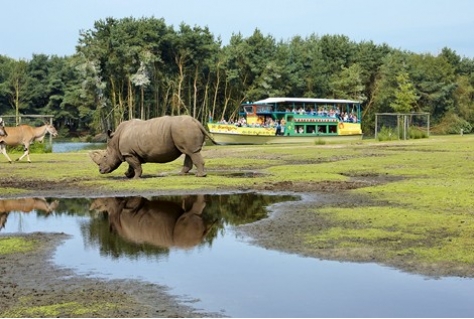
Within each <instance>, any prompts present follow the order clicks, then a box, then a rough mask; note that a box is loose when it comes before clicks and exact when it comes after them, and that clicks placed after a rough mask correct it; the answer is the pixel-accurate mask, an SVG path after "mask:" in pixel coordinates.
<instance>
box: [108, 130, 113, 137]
mask: <svg viewBox="0 0 474 319" xmlns="http://www.w3.org/2000/svg"><path fill="white" fill-rule="evenodd" d="M107 136H108V137H109V138H112V137H113V136H114V132H112V130H107Z"/></svg>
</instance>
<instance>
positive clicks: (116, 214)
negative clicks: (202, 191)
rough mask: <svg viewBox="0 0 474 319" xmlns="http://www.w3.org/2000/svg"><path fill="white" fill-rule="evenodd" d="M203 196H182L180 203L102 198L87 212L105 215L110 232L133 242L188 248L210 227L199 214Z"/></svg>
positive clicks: (141, 198) (140, 198) (197, 242)
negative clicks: (94, 211)
mask: <svg viewBox="0 0 474 319" xmlns="http://www.w3.org/2000/svg"><path fill="white" fill-rule="evenodd" d="M205 206H206V203H205V201H204V195H198V196H197V197H191V196H188V197H185V198H184V199H183V201H182V204H181V205H179V204H178V203H175V202H172V201H165V200H155V199H153V200H148V199H146V198H143V197H127V198H121V197H104V198H97V199H95V200H94V202H92V204H91V207H90V208H91V210H97V211H101V212H107V213H108V216H109V225H110V230H111V231H114V232H117V233H118V234H119V236H121V237H122V238H124V239H126V240H128V241H130V242H133V243H136V244H142V243H147V244H151V245H154V246H159V247H165V248H171V247H179V248H191V247H193V246H196V245H198V244H199V243H201V242H202V240H203V239H204V237H205V236H206V235H207V234H208V233H209V230H210V229H211V228H212V224H208V225H206V223H205V222H204V220H203V218H202V216H201V214H202V212H203V210H204V207H205Z"/></svg>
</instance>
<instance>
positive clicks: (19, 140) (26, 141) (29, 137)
mask: <svg viewBox="0 0 474 319" xmlns="http://www.w3.org/2000/svg"><path fill="white" fill-rule="evenodd" d="M4 130H5V131H6V133H8V134H5V135H4V136H1V135H0V152H2V154H3V155H5V157H6V158H7V159H8V161H9V162H10V163H11V162H12V160H11V158H10V157H9V156H8V154H7V151H6V145H10V146H17V145H23V147H24V151H25V152H24V153H23V155H22V156H20V157H19V158H17V159H16V160H17V161H20V160H22V159H23V158H24V157H25V156H26V159H27V160H28V162H29V163H31V160H30V150H29V147H30V144H32V143H33V142H35V141H38V142H43V139H44V136H45V135H46V133H49V134H51V135H52V136H53V137H56V136H57V135H58V131H56V129H55V128H54V126H52V125H51V124H45V125H43V126H39V127H31V126H29V125H26V124H22V125H19V126H15V127H5V128H4Z"/></svg>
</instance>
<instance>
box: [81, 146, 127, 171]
mask: <svg viewBox="0 0 474 319" xmlns="http://www.w3.org/2000/svg"><path fill="white" fill-rule="evenodd" d="M114 153H116V152H114V151H112V150H111V149H110V148H107V149H106V150H97V151H91V152H89V156H90V158H91V159H92V161H94V163H96V164H97V165H99V172H100V173H101V174H107V173H110V172H113V171H114V170H116V169H117V168H118V167H119V166H120V164H122V161H121V160H120V158H119V157H118V156H116V155H114Z"/></svg>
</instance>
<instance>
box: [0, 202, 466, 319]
mask: <svg viewBox="0 0 474 319" xmlns="http://www.w3.org/2000/svg"><path fill="white" fill-rule="evenodd" d="M295 200H299V198H297V197H293V196H281V195H274V196H270V195H262V194H254V193H241V194H223V195H202V196H198V195H194V196H160V197H152V198H142V197H120V198H47V199H46V201H45V200H41V199H28V198H22V199H17V200H3V201H2V203H0V204H2V206H1V207H10V208H9V211H10V212H9V213H8V214H5V213H3V214H4V216H6V223H5V227H4V229H2V230H1V231H0V234H5V233H30V232H36V231H42V232H64V233H67V234H70V235H72V236H71V239H69V240H67V241H66V242H65V243H64V244H62V245H61V246H60V247H58V249H57V251H56V254H55V256H54V262H55V263H56V264H57V265H58V266H60V267H68V268H72V269H75V270H76V271H77V272H78V273H80V274H84V275H87V276H94V277H99V278H105V279H125V278H126V279H140V280H144V281H147V282H152V283H157V284H160V285H166V286H168V287H170V293H171V294H174V295H178V296H181V300H182V302H184V303H187V302H190V301H191V300H192V301H195V300H198V301H196V302H193V303H192V304H190V305H191V306H193V307H195V308H197V309H201V310H202V311H206V312H219V313H221V314H222V315H223V316H231V317H473V316H474V303H473V302H472V298H473V297H472V296H473V293H474V281H473V280H472V279H466V278H454V277H448V278H439V279H433V278H426V277H423V276H419V275H414V274H408V273H404V272H401V271H399V270H396V269H391V268H388V267H383V266H380V265H377V264H370V263H365V264H362V263H360V264H359V263H343V262H333V261H324V260H318V259H314V258H305V257H300V256H297V255H292V254H286V253H281V252H277V251H272V250H266V249H263V248H260V247H257V246H253V245H250V244H249V243H248V238H245V237H240V236H239V235H237V232H236V226H238V225H242V224H245V223H251V222H254V221H257V220H259V219H262V218H264V217H266V216H267V215H268V211H270V210H271V209H272V208H275V207H276V206H283V208H284V207H288V208H290V207H291V205H292V203H293V201H295ZM1 214H2V212H0V216H1ZM0 220H2V219H1V218H0ZM0 226H1V225H0ZM183 230H184V231H185V232H184V233H186V234H192V236H184V235H183V232H182V231H183ZM180 234H181V235H180Z"/></svg>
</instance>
